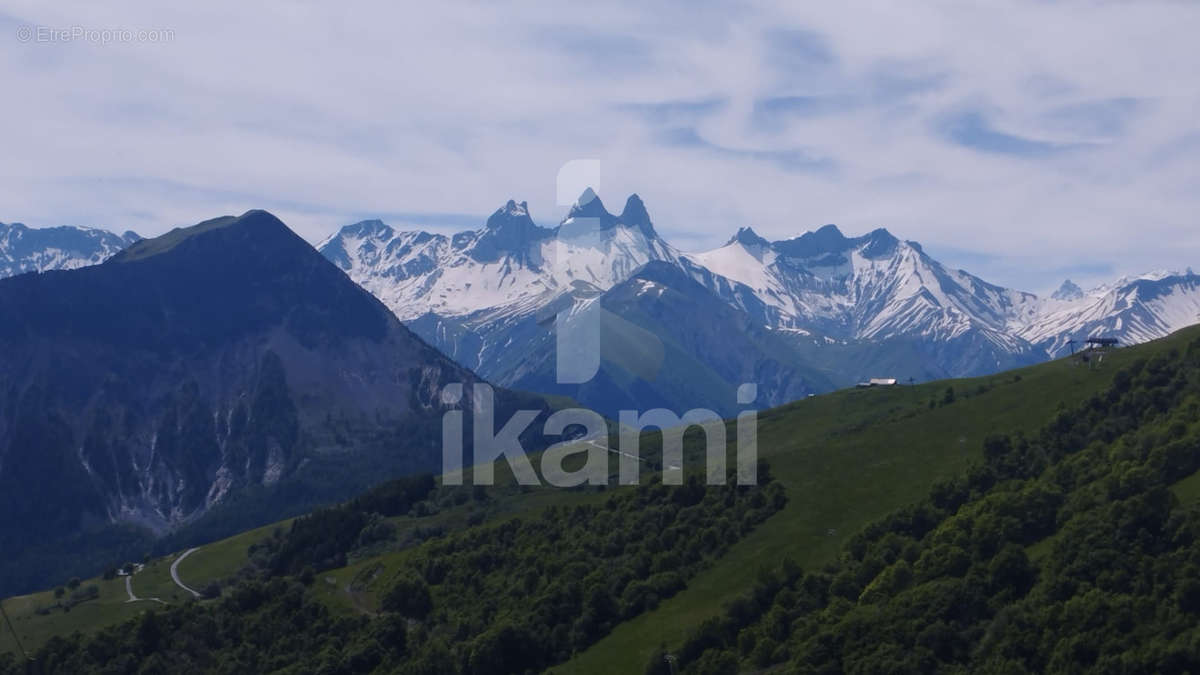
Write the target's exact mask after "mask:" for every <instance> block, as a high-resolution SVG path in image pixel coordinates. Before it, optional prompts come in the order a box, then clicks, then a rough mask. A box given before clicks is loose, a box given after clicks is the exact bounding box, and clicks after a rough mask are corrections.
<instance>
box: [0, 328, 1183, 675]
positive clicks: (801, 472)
mask: <svg viewBox="0 0 1200 675" xmlns="http://www.w3.org/2000/svg"><path fill="white" fill-rule="evenodd" d="M1197 334H1200V331H1196V330H1193V331H1187V332H1186V334H1183V335H1178V336H1174V337H1172V338H1168V339H1167V340H1163V341H1159V342H1156V343H1152V344H1149V345H1144V346H1140V347H1136V348H1130V349H1126V350H1120V351H1117V352H1114V353H1113V354H1112V355H1111V356H1110V357H1109V358H1107V359H1106V361H1105V363H1104V365H1103V367H1102V368H1099V369H1090V368H1088V367H1086V366H1081V365H1077V364H1075V363H1074V362H1073V361H1071V360H1069V359H1068V360H1061V361H1056V362H1052V363H1047V364H1043V365H1039V366H1035V367H1031V368H1026V369H1022V370H1019V371H1013V372H1008V373H1003V374H999V375H995V376H991V377H983V378H975V379H969V380H957V381H946V382H936V383H930V384H924V385H918V386H916V387H897V388H891V389H886V388H881V389H868V390H846V391H840V392H836V393H833V394H829V395H825V396H819V397H815V398H810V399H806V400H803V401H799V402H796V403H793V404H791V405H788V406H784V407H781V408H778V409H775V410H771V411H767V412H765V413H762V414H761V416H760V425H759V447H760V456H761V457H763V458H764V459H766V460H767V461H768V462H769V463H770V468H771V473H772V474H773V476H774V477H775V478H776V479H777V480H778V482H779V483H781V484H782V485H783V486H784V488H785V489H786V494H787V497H788V501H787V504H786V506H785V507H784V508H783V510H782V511H781V512H778V513H776V514H774V515H772V516H771V517H770V518H768V519H767V520H766V521H765V522H764V523H762V524H760V525H758V526H757V528H755V529H754V530H753V531H751V532H750V533H749V534H748V535H747V536H745V537H744V538H741V539H740V540H738V541H737V542H736V543H734V544H732V546H731V547H730V548H729V550H728V552H727V553H726V554H725V555H723V556H721V557H720V558H717V559H715V560H713V561H712V563H711V564H710V565H708V566H707V567H706V568H704V569H701V570H700V571H699V573H698V574H697V575H696V576H695V577H693V578H692V579H691V580H690V581H689V582H688V584H687V587H686V588H684V589H683V590H682V591H681V592H679V593H678V594H676V595H674V596H673V597H671V598H670V599H667V600H664V601H663V602H661V603H659V604H658V605H657V607H656V608H655V609H652V610H651V611H648V612H646V613H643V614H641V615H640V616H638V617H636V618H634V619H632V620H630V621H626V622H623V623H618V624H616V626H615V628H614V629H613V630H612V631H611V633H610V634H608V635H607V637H604V638H602V639H601V640H600V641H599V642H596V643H595V644H594V645H592V646H591V647H590V648H588V649H586V650H585V651H583V652H581V653H579V654H577V655H576V656H575V657H574V658H572V659H571V660H569V661H567V662H566V663H563V664H561V665H559V666H556V667H555V668H554V669H553V670H554V671H555V672H558V673H611V672H640V671H641V670H642V668H643V667H644V666H645V664H646V662H647V660H648V658H649V657H650V655H651V654H652V653H653V652H654V650H655V649H656V648H658V647H659V646H660V645H664V644H665V645H667V646H668V647H670V646H675V645H678V644H680V643H681V642H682V641H683V640H684V638H685V637H686V636H687V635H689V634H690V633H691V632H693V631H694V630H695V629H696V628H697V627H698V626H699V625H700V624H701V622H703V621H704V620H705V619H708V618H711V617H714V616H717V615H718V614H719V613H720V612H721V610H722V608H723V606H724V605H726V604H727V603H728V602H729V601H730V600H732V599H733V598H736V597H738V596H739V595H741V594H743V593H744V592H746V591H747V590H748V589H749V588H751V587H752V585H753V584H754V581H755V578H756V574H757V571H758V570H760V569H773V568H775V567H777V566H778V565H779V564H780V563H781V561H782V560H783V559H784V558H785V557H786V558H791V559H792V560H794V561H796V562H798V563H799V564H801V565H802V566H804V567H805V568H806V569H807V568H812V567H815V566H819V565H820V564H822V563H824V562H827V561H829V560H832V559H833V557H834V555H835V552H836V551H838V550H839V548H840V547H841V546H842V545H843V544H844V543H845V542H846V540H847V539H848V538H849V537H850V536H851V535H853V534H854V533H855V532H857V531H858V530H860V529H861V528H862V527H863V526H864V525H866V524H867V523H869V522H871V521H873V520H876V519H878V518H880V517H881V516H883V515H884V514H886V513H889V512H891V511H892V510H894V509H896V508H898V507H900V506H903V505H905V504H909V503H912V502H915V501H917V500H918V499H920V498H921V497H923V496H924V495H925V494H926V493H927V492H928V490H929V488H930V486H931V485H932V484H933V483H934V482H935V481H937V480H938V479H940V478H944V477H947V476H951V475H955V474H958V473H961V472H962V471H963V470H964V469H965V468H966V467H967V466H968V465H969V464H970V463H971V462H973V461H977V460H978V459H979V457H980V453H981V447H982V442H983V439H984V438H985V437H986V436H987V435H989V434H990V433H993V432H997V431H1004V432H1006V433H1008V432H1013V431H1020V430H1027V431H1032V430H1034V429H1036V428H1038V427H1040V426H1041V425H1043V424H1045V423H1046V422H1047V421H1048V420H1050V419H1051V418H1052V417H1053V416H1054V415H1055V414H1056V412H1057V411H1058V410H1060V409H1062V408H1063V407H1067V406H1073V405H1075V404H1077V403H1079V402H1080V401H1083V400H1085V399H1086V398H1088V397H1089V396H1091V395H1093V394H1094V393H1096V392H1098V391H1101V390H1103V389H1104V388H1106V387H1107V386H1109V384H1110V383H1111V381H1112V377H1113V375H1114V373H1116V372H1117V370H1118V369H1119V368H1120V367H1122V366H1123V365H1126V364H1128V363H1130V362H1132V361H1133V360H1134V359H1137V358H1142V357H1148V356H1151V355H1153V354H1156V353H1159V352H1161V351H1163V350H1166V349H1169V348H1170V347H1171V346H1174V345H1178V344H1180V343H1181V342H1182V341H1183V340H1186V339H1188V337H1189V336H1190V337H1195V336H1196V335H1197ZM950 392H952V393H950ZM730 437H731V438H733V437H735V436H734V434H732V433H731V434H730ZM653 445H654V444H653V442H652V441H650V440H647V441H646V442H645V443H644V446H646V447H652V446H653ZM535 466H536V461H535ZM498 475H499V476H500V477H501V478H502V479H503V478H504V477H505V476H506V472H505V471H504V470H503V469H501V471H499V472H498ZM501 482H502V483H504V482H505V481H503V480H502V481H501ZM1181 489H1183V488H1181ZM1192 489H1194V488H1192ZM605 498H606V495H605V493H604V492H597V491H595V490H593V489H586V490H584V489H575V490H555V489H518V488H516V487H514V486H512V485H511V484H509V485H507V486H503V487H497V488H491V489H489V493H488V494H487V495H486V496H484V497H483V498H482V499H480V500H475V499H472V500H470V501H468V502H466V503H457V502H455V501H453V500H451V499H450V498H449V497H447V501H445V503H444V504H443V505H442V506H441V507H439V508H438V509H437V512H436V513H434V514H433V515H423V516H398V517H394V518H390V519H388V520H389V521H390V522H391V523H392V525H393V526H394V527H395V531H396V535H395V537H396V539H397V540H401V541H403V540H405V538H406V537H408V536H409V535H410V534H412V533H413V532H416V531H418V530H429V529H431V528H433V529H439V530H440V531H442V532H455V531H460V530H474V529H478V528H477V525H478V524H479V523H487V524H488V526H494V525H496V524H499V523H502V522H504V521H506V520H510V519H513V518H520V517H525V516H529V517H536V515H537V514H538V513H539V512H541V511H542V510H544V509H546V508H548V507H551V506H557V507H566V506H573V505H576V504H585V503H599V502H600V501H602V500H603V499H605ZM286 529H287V527H286V524H283V527H281V528H280V530H281V531H282V530H286ZM275 531H276V527H275V526H268V527H265V528H260V529H259V530H255V531H252V532H247V533H244V534H242V535H239V536H237V537H233V538H231V539H227V540H223V541H221V542H216V543H214V544H210V545H207V546H203V547H201V548H200V550H198V551H197V552H195V553H193V554H192V555H191V556H190V557H189V558H187V559H186V560H184V561H183V562H182V563H181V564H180V566H179V572H180V576H181V577H182V578H183V580H184V581H185V583H187V584H188V585H189V586H190V587H192V588H197V589H199V588H202V587H204V586H206V585H207V584H209V583H210V582H213V581H225V580H228V579H230V578H232V577H234V576H235V575H236V574H237V573H238V571H239V570H240V569H242V568H243V567H244V566H246V564H247V563H248V562H249V561H250V558H249V555H248V551H249V549H250V548H251V547H252V545H255V544H259V543H262V542H265V541H268V540H270V539H271V538H272V536H273V533H275ZM392 548H395V547H392ZM417 550H418V549H417V548H414V547H411V546H409V547H400V550H390V549H387V548H386V547H385V550H379V551H372V550H371V549H370V548H369V547H368V548H366V549H363V550H360V551H358V552H357V553H356V554H354V555H352V556H351V558H350V559H349V560H348V561H347V565H346V566H345V567H342V568H337V569H332V570H327V571H321V572H319V574H318V575H317V577H318V578H317V579H316V581H315V583H313V584H312V585H311V586H309V591H308V593H309V595H310V596H311V597H312V598H313V599H315V600H316V601H318V602H319V603H321V604H322V605H324V606H325V607H326V608H328V609H329V610H330V611H331V612H332V613H333V614H334V615H335V616H343V617H355V616H371V615H374V614H376V613H377V612H378V611H379V608H380V606H379V601H380V597H381V595H382V593H383V592H384V591H385V590H386V584H385V582H386V581H388V580H390V579H391V578H392V577H393V576H394V575H395V573H396V572H397V571H398V570H400V569H402V568H403V567H404V565H406V564H407V562H408V561H409V560H411V559H412V557H413V556H414V555H416V551H417ZM172 559H173V556H172V557H168V558H164V559H161V560H155V561H152V562H151V564H149V565H148V566H147V567H146V569H145V570H143V571H142V572H140V573H139V574H137V575H135V576H134V578H133V585H134V590H135V593H136V594H137V595H138V597H159V598H160V599H162V600H163V601H164V602H167V603H171V604H172V605H177V604H178V603H182V602H186V600H187V599H186V597H185V594H183V592H182V590H181V589H179V588H178V586H175V585H174V583H173V582H172V581H171V579H170V576H169V568H170V563H171V561H172ZM115 581H116V582H117V583H118V584H119V586H118V585H114V582H112V581H108V582H104V581H85V582H84V584H83V585H84V586H86V585H88V584H91V583H96V584H97V585H98V586H99V587H100V597H99V598H97V599H96V600H91V601H88V602H84V603H81V604H80V605H78V606H76V607H74V608H72V611H71V612H70V613H65V612H62V611H61V610H55V611H51V612H49V613H45V612H44V611H43V612H42V613H39V612H38V611H37V610H38V609H39V608H43V609H44V608H45V607H47V606H50V605H52V604H53V602H54V600H53V593H52V592H51V593H49V594H46V593H42V594H35V595H32V596H25V597H23V598H12V599H9V600H5V601H4V607H5V609H6V610H7V611H8V612H9V613H10V615H12V617H13V621H14V624H15V625H16V626H17V631H18V633H19V634H20V635H21V637H22V641H23V642H25V646H26V648H29V649H32V648H36V647H37V646H38V645H41V644H44V643H45V642H46V640H47V639H48V638H49V637H50V636H52V635H65V634H69V633H71V632H72V631H75V630H80V631H84V632H92V631H96V630H98V629H101V628H104V627H106V626H112V625H115V624H118V623H120V622H122V621H124V620H126V619H129V618H131V617H134V616H137V615H138V614H139V613H142V612H144V611H145V610H146V608H147V606H148V605H149V604H158V603H152V601H151V602H136V603H127V602H125V600H127V599H128V597H127V594H126V593H125V588H124V582H123V580H121V579H117V580H115ZM143 589H144V590H143ZM14 649H15V645H13V643H12V639H11V636H10V635H8V634H7V631H0V652H3V651H13V650H14Z"/></svg>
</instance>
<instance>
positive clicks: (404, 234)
mask: <svg viewBox="0 0 1200 675" xmlns="http://www.w3.org/2000/svg"><path fill="white" fill-rule="evenodd" d="M137 239H139V237H138V236H137V235H136V234H134V233H132V232H127V233H125V234H124V235H116V234H113V233H111V232H107V231H104V230H97V229H90V228H74V227H57V228H47V229H34V228H27V227H25V226H23V225H21V224H13V225H5V224H0V277H3V276H11V275H14V274H20V273H22V272H28V271H46V270H51V269H64V268H66V269H69V268H74V267H81V266H84V265H89V264H95V263H98V262H101V261H103V260H104V259H106V258H108V257H109V256H111V255H112V254H113V253H115V252H117V251H118V250H120V249H122V248H124V247H126V246H128V245H129V244H130V243H132V242H134V241H136V240H137ZM318 249H319V250H320V252H321V253H322V254H323V255H324V256H325V257H326V258H328V259H329V260H331V261H333V262H334V263H335V264H336V265H337V266H338V267H340V268H341V269H342V270H343V271H345V272H346V273H347V274H348V275H349V276H350V277H351V278H352V279H353V280H354V281H356V282H358V283H359V284H360V285H361V286H363V287H364V288H366V289H367V290H368V291H370V292H371V293H373V294H374V295H375V296H377V297H378V298H379V299H380V300H382V301H383V302H384V304H386V305H387V306H388V307H389V308H390V309H391V310H392V311H393V312H394V313H395V314H396V316H397V317H398V318H400V319H401V320H402V321H404V322H405V323H407V324H408V325H409V327H410V328H411V329H412V330H414V331H415V332H416V333H418V334H419V335H420V336H421V337H423V338H424V339H425V340H426V341H428V342H429V343H430V344H432V345H434V346H436V347H437V348H439V349H440V350H442V351H443V352H444V353H446V354H448V355H449V356H451V357H452V358H454V359H455V360H456V361H458V362H459V363H461V364H462V365H465V366H467V367H469V368H471V369H473V370H474V371H476V372H477V373H479V374H480V375H482V376H484V377H486V378H488V379H490V380H492V381H494V382H496V383H497V384H501V385H505V386H509V387H514V388H524V389H529V390H537V391H549V392H557V393H563V394H567V395H571V396H574V397H576V398H577V399H578V400H580V401H582V402H584V403H588V404H591V405H593V407H596V408H597V409H601V410H605V411H607V412H612V411H613V410H615V409H618V408H620V407H630V406H635V407H640V408H642V409H645V408H646V407H647V403H648V402H650V403H653V404H655V405H663V406H667V407H674V408H676V409H686V408H687V407H691V404H693V403H695V402H696V401H700V402H701V403H704V404H705V405H709V406H710V407H713V408H714V409H720V412H723V413H729V412H731V411H732V410H733V409H735V408H736V404H735V402H734V401H733V394H732V392H733V391H734V390H735V389H736V385H737V384H740V383H742V382H750V381H753V382H755V383H757V384H758V385H759V389H758V391H759V396H758V398H757V400H756V401H755V404H756V405H759V406H767V405H774V404H778V403H783V402H786V401H788V400H791V399H794V398H797V397H799V396H803V395H805V394H807V393H814V392H819V391H824V390H828V389H831V388H835V387H839V386H846V385H849V384H853V383H854V382H856V381H859V380H861V379H866V378H869V377H897V378H901V379H907V378H909V377H912V378H915V379H917V380H925V379H932V378H938V377H950V376H967V375H978V374H986V373H992V372H997V371H1000V370H1004V369H1007V368H1011V367H1016V366H1020V365H1026V364H1030V363H1036V362H1038V361H1042V360H1046V359H1049V358H1054V357H1059V356H1062V355H1065V354H1068V353H1070V351H1071V350H1072V349H1075V348H1077V345H1078V344H1079V343H1081V342H1082V341H1083V340H1085V339H1087V338H1089V337H1093V336H1106V337H1115V338H1117V339H1119V340H1121V341H1122V342H1123V343H1126V344H1131V343H1137V342H1143V341H1146V340H1150V339H1154V338H1157V337H1162V336H1165V335H1167V334H1169V333H1171V332H1174V331H1176V330H1178V329H1180V328H1183V327H1185V326H1188V325H1191V324H1194V323H1197V322H1200V277H1198V276H1197V275H1195V274H1193V273H1192V271H1191V270H1190V269H1189V270H1187V271H1185V272H1155V273H1151V274H1147V275H1143V276H1139V277H1126V278H1122V279H1118V280H1116V281H1114V282H1112V283H1109V284H1104V285H1102V286H1098V287H1096V288H1092V289H1083V288H1080V287H1079V286H1078V285H1076V284H1074V283H1072V282H1070V281H1067V282H1064V283H1063V285H1062V287H1061V288H1059V290H1058V291H1056V292H1055V293H1053V294H1052V295H1050V296H1049V297H1044V298H1039V297H1037V296H1035V295H1033V294H1031V293H1025V292H1021V291H1016V290H1012V289H1007V288H1002V287H1000V286H997V285H994V284H990V283H988V282H986V281H984V280H982V279H980V278H978V277H976V276H974V275H971V274H969V273H967V272H965V271H962V270H955V269H950V268H948V267H946V266H945V265H943V264H941V263H940V262H939V261H937V260H935V259H933V258H932V257H930V256H929V255H928V254H926V253H925V251H924V250H923V249H922V247H921V246H920V245H919V244H917V243H916V242H912V241H903V240H900V239H898V238H896V237H895V236H893V235H892V234H891V233H889V232H888V231H887V230H884V229H878V230H875V231H873V232H870V233H868V234H865V235H862V236H858V237H849V236H846V235H845V234H843V233H842V232H841V231H840V230H839V229H838V228H837V227H835V226H833V225H826V226H824V227H821V228H819V229H816V230H815V231H811V232H805V233H803V234H801V235H799V236H797V237H794V238H791V239H785V240H780V241H768V240H766V239H764V238H763V237H761V236H759V235H758V234H757V233H755V232H754V231H753V230H752V229H750V228H742V229H740V230H738V231H737V233H736V234H735V235H734V236H733V237H732V238H730V240H729V241H728V242H727V243H726V244H725V245H723V246H721V247H719V248H717V249H714V250H711V251H705V252H700V253H687V252H683V251H680V250H678V249H676V248H674V247H673V246H671V245H670V244H669V243H668V242H667V241H665V240H664V239H663V238H662V237H661V236H660V235H659V234H658V232H657V230H656V229H655V226H654V224H653V222H652V221H651V218H650V215H649V213H648V211H647V209H646V206H645V204H644V203H643V202H642V200H641V199H640V198H639V197H638V196H637V195H632V196H630V197H629V198H628V200H627V201H626V203H625V205H624V208H623V209H622V210H621V212H620V213H619V214H614V213H610V212H609V211H608V210H607V209H606V208H605V206H604V204H603V202H602V201H601V200H600V198H599V197H598V196H596V195H595V193H594V192H592V191H591V190H588V191H586V192H585V193H584V194H583V195H582V196H581V197H580V199H579V201H578V202H577V203H576V204H575V206H574V207H573V208H572V209H571V210H570V212H569V213H568V215H567V216H566V218H564V219H563V221H562V222H561V223H560V224H559V225H558V226H556V227H542V226H539V225H537V224H536V223H535V222H534V221H533V220H532V218H531V217H530V213H529V209H528V206H527V205H526V204H525V203H524V202H520V203H518V202H516V201H509V202H507V203H506V204H505V205H504V206H502V207H501V208H499V209H498V210H497V211H496V212H495V213H493V214H492V215H491V216H490V217H489V218H488V219H487V221H486V222H485V223H484V224H483V226H482V227H480V228H479V229H476V230H472V231H467V232H460V233H457V234H454V235H442V234H432V233H428V232H422V231H397V230H395V229H393V228H392V227H390V226H388V225H386V224H384V223H383V222H381V221H378V220H370V221H363V222H359V223H355V224H353V225H349V226H346V227H343V228H342V229H341V230H339V231H338V232H336V233H335V234H334V235H332V236H330V237H329V238H328V239H326V240H325V241H323V242H321V243H320V244H318ZM586 322H591V323H590V324H589V325H591V326H592V328H591V329H589V330H593V329H594V330H601V332H602V333H603V339H602V340H601V341H600V343H601V344H600V345H599V347H598V349H599V350H600V351H601V352H602V363H601V366H600V367H599V372H598V374H597V376H596V378H595V381H594V382H590V383H585V384H579V383H575V384H563V383H561V382H560V380H561V379H562V378H561V377H559V375H560V373H558V372H557V371H558V370H560V369H561V367H562V363H561V361H562V358H559V359H558V360H557V361H556V348H557V345H556V342H555V335H556V332H557V331H565V330H570V329H571V327H572V326H576V327H578V326H580V325H583V324H584V323H586ZM596 326H601V327H602V328H601V329H595V327H596ZM567 379H568V380H569V379H570V378H567ZM717 389H728V390H729V395H728V396H724V395H722V396H719V397H716V398H715V399H714V397H713V396H711V395H709V393H711V391H713V390H717ZM699 392H706V393H705V394H700V393H699ZM717 399H719V400H717Z"/></svg>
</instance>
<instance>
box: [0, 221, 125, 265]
mask: <svg viewBox="0 0 1200 675" xmlns="http://www.w3.org/2000/svg"><path fill="white" fill-rule="evenodd" d="M140 239H141V237H139V236H138V235H137V234H135V233H133V232H126V233H125V234H115V233H113V232H109V231H108V230H101V229H96V228H91V227H47V228H32V227H26V226H25V225H23V224H21V223H11V224H7V223H0V278H3V277H11V276H15V275H17V274H23V273H25V272H45V271H47V270H64V269H75V268H78V267H86V266H87V265H95V264H97V263H101V262H104V261H105V260H106V259H108V258H110V257H112V256H113V255H114V254H115V253H117V252H118V251H120V250H121V249H123V248H125V247H127V246H129V245H130V244H132V243H134V242H136V241H138V240H140Z"/></svg>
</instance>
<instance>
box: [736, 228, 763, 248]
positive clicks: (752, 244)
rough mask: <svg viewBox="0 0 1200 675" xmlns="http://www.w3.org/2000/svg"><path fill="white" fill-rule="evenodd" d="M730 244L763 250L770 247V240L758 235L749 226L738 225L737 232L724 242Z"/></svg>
mask: <svg viewBox="0 0 1200 675" xmlns="http://www.w3.org/2000/svg"><path fill="white" fill-rule="evenodd" d="M730 244H740V245H742V246H744V247H745V248H746V249H747V250H765V249H767V248H770V247H771V242H769V241H767V240H766V239H763V238H762V237H760V236H759V235H758V233H757V232H755V231H754V228H751V227H739V228H738V231H737V233H736V234H734V235H733V236H732V237H730V239H729V241H727V242H725V245H726V246H729V245H730Z"/></svg>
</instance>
